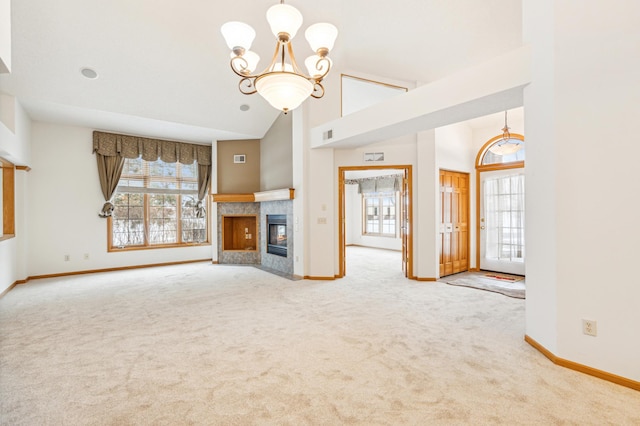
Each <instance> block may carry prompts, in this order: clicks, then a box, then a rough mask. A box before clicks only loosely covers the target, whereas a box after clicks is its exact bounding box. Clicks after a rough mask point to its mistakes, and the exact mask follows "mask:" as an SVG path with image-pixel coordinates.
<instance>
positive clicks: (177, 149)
mask: <svg viewBox="0 0 640 426" xmlns="http://www.w3.org/2000/svg"><path fill="white" fill-rule="evenodd" d="M93 152H94V153H97V154H100V155H102V156H105V157H115V156H117V155H118V154H119V155H120V156H122V157H124V158H138V157H140V156H142V159H143V160H145V161H156V160H158V159H160V160H162V161H164V162H165V163H181V164H193V162H194V161H197V162H198V164H199V165H202V166H211V146H210V145H198V144H192V143H185V142H174V141H166V140H162V139H150V138H143V137H138V136H129V135H119V134H115V133H105V132H98V131H94V132H93Z"/></svg>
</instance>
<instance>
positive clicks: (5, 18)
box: [0, 0, 11, 73]
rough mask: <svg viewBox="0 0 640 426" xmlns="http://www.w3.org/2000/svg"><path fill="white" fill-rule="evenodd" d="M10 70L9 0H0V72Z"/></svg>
mask: <svg viewBox="0 0 640 426" xmlns="http://www.w3.org/2000/svg"><path fill="white" fill-rule="evenodd" d="M6 72H11V0H0V73H6Z"/></svg>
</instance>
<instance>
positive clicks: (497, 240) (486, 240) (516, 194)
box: [480, 169, 525, 275]
mask: <svg viewBox="0 0 640 426" xmlns="http://www.w3.org/2000/svg"><path fill="white" fill-rule="evenodd" d="M480 191H481V193H480V269H483V270H487V271H496V272H504V273H508V274H517V275H524V274H525V268H524V258H525V257H524V256H525V253H524V231H525V230H524V169H509V170H498V171H489V172H482V173H481V174H480Z"/></svg>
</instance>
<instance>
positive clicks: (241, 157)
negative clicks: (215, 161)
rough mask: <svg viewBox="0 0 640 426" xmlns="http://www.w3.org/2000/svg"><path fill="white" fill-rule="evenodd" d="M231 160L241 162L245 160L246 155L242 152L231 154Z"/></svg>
mask: <svg viewBox="0 0 640 426" xmlns="http://www.w3.org/2000/svg"><path fill="white" fill-rule="evenodd" d="M233 162H234V163H236V164H243V163H246V162H247V156H246V155H244V154H233Z"/></svg>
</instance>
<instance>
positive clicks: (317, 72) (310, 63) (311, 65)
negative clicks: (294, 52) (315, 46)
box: [304, 55, 333, 77]
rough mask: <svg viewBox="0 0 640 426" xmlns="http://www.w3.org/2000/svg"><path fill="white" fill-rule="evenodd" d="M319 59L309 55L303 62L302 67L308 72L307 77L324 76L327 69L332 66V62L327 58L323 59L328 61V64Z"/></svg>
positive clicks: (316, 56)
mask: <svg viewBox="0 0 640 426" xmlns="http://www.w3.org/2000/svg"><path fill="white" fill-rule="evenodd" d="M320 59H322V58H321V57H320V56H318V55H311V56H309V57H308V58H307V59H305V60H304V65H305V66H306V67H307V71H309V75H310V76H311V77H316V76H321V75H324V74H326V73H327V71H328V70H327V67H329V66H331V65H333V62H331V59H329V58H327V57H325V58H324V59H326V61H329V63H327V62H326V61H324V60H323V61H320ZM318 61H320V62H318ZM318 67H320V69H318Z"/></svg>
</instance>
